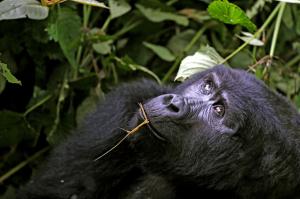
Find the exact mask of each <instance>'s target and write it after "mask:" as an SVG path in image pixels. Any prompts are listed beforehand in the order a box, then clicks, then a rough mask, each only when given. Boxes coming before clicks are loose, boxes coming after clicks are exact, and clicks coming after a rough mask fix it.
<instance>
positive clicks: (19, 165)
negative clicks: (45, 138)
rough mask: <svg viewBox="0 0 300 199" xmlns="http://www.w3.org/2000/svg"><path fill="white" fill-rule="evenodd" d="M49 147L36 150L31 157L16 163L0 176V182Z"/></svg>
mask: <svg viewBox="0 0 300 199" xmlns="http://www.w3.org/2000/svg"><path fill="white" fill-rule="evenodd" d="M49 148H50V147H46V148H44V149H42V150H40V151H38V152H37V153H35V154H34V155H32V156H31V157H29V158H28V159H27V160H25V161H23V162H21V163H20V164H18V165H17V166H15V167H14V168H12V169H11V170H9V171H8V172H6V173H5V174H4V175H2V176H0V183H3V181H4V180H6V179H7V178H9V177H10V176H12V175H13V174H15V173H16V172H18V171H19V170H21V169H22V168H23V167H25V166H26V165H27V164H28V163H29V162H31V161H33V160H35V159H37V158H38V157H40V156H41V155H42V154H43V153H45V152H46V151H48V150H49Z"/></svg>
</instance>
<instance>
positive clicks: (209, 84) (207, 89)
mask: <svg viewBox="0 0 300 199" xmlns="http://www.w3.org/2000/svg"><path fill="white" fill-rule="evenodd" d="M212 89H213V83H212V81H209V80H207V81H205V82H204V83H203V84H202V88H201V90H202V93H203V94H206V95H208V94H209V93H210V92H211V90H212Z"/></svg>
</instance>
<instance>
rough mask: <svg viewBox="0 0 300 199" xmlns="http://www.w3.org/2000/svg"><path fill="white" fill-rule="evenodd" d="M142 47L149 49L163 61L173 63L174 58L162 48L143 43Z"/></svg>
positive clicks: (167, 50)
mask: <svg viewBox="0 0 300 199" xmlns="http://www.w3.org/2000/svg"><path fill="white" fill-rule="evenodd" d="M143 44H144V46H146V47H147V48H149V49H151V50H152V51H153V52H154V53H155V54H156V55H158V56H159V57H160V58H161V59H163V60H165V61H174V59H175V56H174V55H173V54H172V53H171V52H170V50H169V49H167V48H166V47H164V46H159V45H155V44H151V43H148V42H143Z"/></svg>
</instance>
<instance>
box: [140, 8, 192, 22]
mask: <svg viewBox="0 0 300 199" xmlns="http://www.w3.org/2000/svg"><path fill="white" fill-rule="evenodd" d="M136 7H137V8H138V9H139V11H140V12H141V13H142V14H143V15H144V16H145V17H146V18H147V19H148V20H150V21H152V22H162V21H166V20H170V21H174V22H176V23H177V24H179V25H182V26H187V25H188V24H189V20H188V18H187V17H185V16H181V15H177V14H174V13H170V12H163V11H160V10H159V9H152V8H146V7H144V6H142V5H141V4H136Z"/></svg>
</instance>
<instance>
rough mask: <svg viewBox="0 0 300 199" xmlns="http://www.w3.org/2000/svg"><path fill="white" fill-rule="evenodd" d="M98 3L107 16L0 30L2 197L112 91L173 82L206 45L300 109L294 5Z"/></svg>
mask: <svg viewBox="0 0 300 199" xmlns="http://www.w3.org/2000/svg"><path fill="white" fill-rule="evenodd" d="M32 1H33V0H30V2H31V3H32ZM1 2H3V1H0V3H1ZM28 2H29V0H28ZM295 2H297V1H295ZM35 3H36V2H35ZM104 3H105V4H106V5H108V7H109V8H110V9H105V8H101V7H91V6H89V5H82V4H78V3H76V2H71V1H69V2H68V1H66V2H63V3H59V4H54V5H51V6H49V7H48V8H47V10H48V11H49V15H48V17H47V18H45V19H43V20H32V19H28V18H23V19H18V20H2V21H0V183H2V185H3V186H1V188H0V198H14V193H15V190H16V189H17V188H18V187H19V186H20V185H21V184H22V183H24V182H26V181H27V180H28V179H29V177H30V176H31V174H32V172H33V171H34V168H36V165H38V164H39V163H40V162H41V160H42V159H43V157H44V156H45V154H46V153H45V152H47V150H48V148H49V146H52V145H53V144H56V143H58V142H59V141H60V140H62V139H63V138H64V137H65V136H67V135H68V134H69V133H71V131H72V129H74V128H75V127H76V125H77V124H78V123H80V121H81V120H82V118H83V117H84V116H85V114H86V113H87V112H89V111H90V110H92V109H93V108H94V107H95V104H96V102H98V101H99V100H100V101H101V100H102V99H103V98H104V97H105V93H107V92H108V91H109V90H110V89H111V88H112V87H113V86H115V85H116V84H118V83H120V82H124V81H130V80H132V79H135V78H137V77H138V78H140V77H148V78H153V79H155V80H156V81H158V82H160V83H167V82H172V81H173V80H174V77H175V76H176V71H177V70H178V67H179V64H180V61H181V60H182V59H183V58H184V57H185V56H187V55H191V54H194V53H195V52H197V51H198V50H199V49H201V48H202V49H203V47H204V46H207V45H209V46H211V47H213V48H214V49H215V50H216V51H217V52H218V53H219V54H220V55H221V56H222V57H223V58H224V59H225V61H227V62H226V63H227V64H228V65H230V66H231V67H238V68H243V69H245V70H249V71H250V72H253V73H255V74H256V76H257V77H258V78H260V79H262V80H264V81H265V82H266V83H267V84H268V85H269V86H270V87H271V88H273V89H274V90H277V91H278V92H280V93H282V94H283V95H286V96H287V97H288V98H290V99H291V101H292V102H293V103H295V104H296V106H297V107H300V5H299V4H293V3H285V2H279V1H271V0H259V1H253V0H250V1H242V0H238V1H233V2H231V3H229V2H227V1H226V0H224V1H220V0H219V1H214V2H213V3H212V1H211V0H197V1H195V0H185V1H179V0H169V1H162V0H161V1H159V0H138V1H131V0H109V1H105V2H104ZM209 4H210V6H209ZM208 6H209V9H207V8H208ZM43 9H44V8H43ZM48 11H47V12H48ZM244 11H245V12H244ZM44 14H45V13H44ZM24 16H25V15H24ZM44 16H46V14H45V15H44ZM1 17H3V13H1V8H0V20H1ZM3 19H4V18H3ZM36 19H38V18H36ZM250 19H251V20H250ZM242 31H250V32H251V33H252V34H254V36H255V37H256V38H257V39H252V40H251V41H249V38H251V37H252V35H249V34H250V33H242ZM244 41H247V42H246V44H244ZM247 43H250V44H248V45H247ZM243 44H244V46H242V45H243ZM241 46H242V47H241ZM240 47H241V48H240ZM253 97H254V98H255V96H253ZM1 196H2V197H1Z"/></svg>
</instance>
